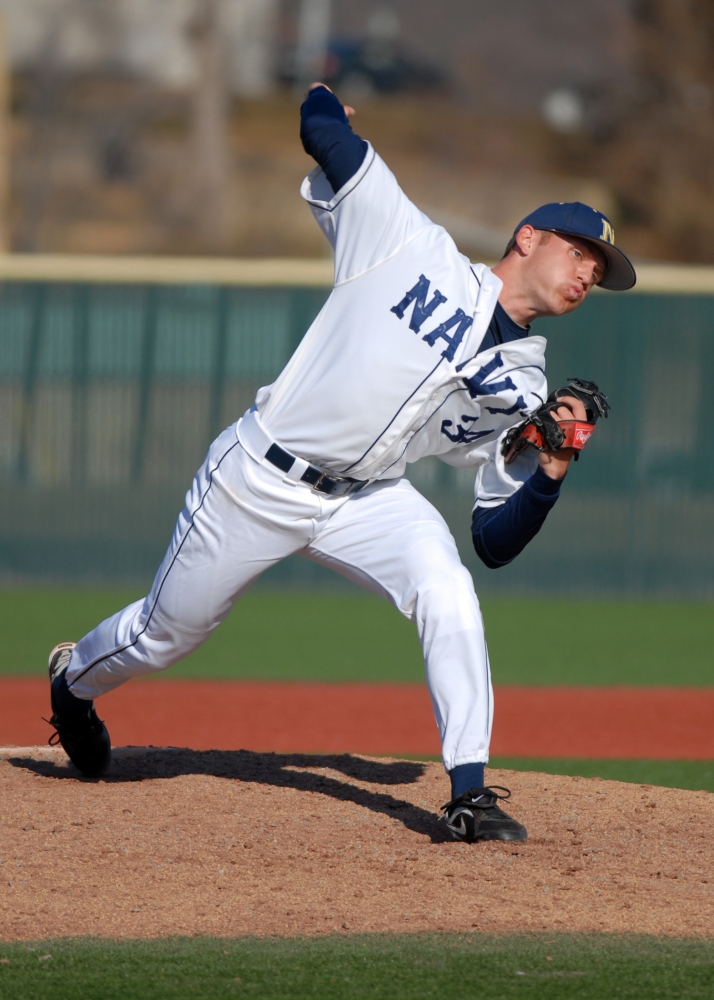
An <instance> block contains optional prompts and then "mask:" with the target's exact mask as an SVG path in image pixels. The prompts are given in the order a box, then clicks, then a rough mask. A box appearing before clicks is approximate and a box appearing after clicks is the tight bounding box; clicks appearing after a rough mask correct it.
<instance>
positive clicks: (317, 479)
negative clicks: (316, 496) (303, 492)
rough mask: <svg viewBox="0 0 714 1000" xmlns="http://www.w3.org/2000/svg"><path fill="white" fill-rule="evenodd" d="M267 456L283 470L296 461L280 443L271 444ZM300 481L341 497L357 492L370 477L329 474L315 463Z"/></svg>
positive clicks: (319, 490)
mask: <svg viewBox="0 0 714 1000" xmlns="http://www.w3.org/2000/svg"><path fill="white" fill-rule="evenodd" d="M265 457H266V458H267V460H268V461H269V462H270V463H271V464H272V465H275V466H277V468H278V469H280V470H281V471H282V472H290V470H291V469H292V467H293V465H294V464H295V461H296V459H295V456H294V455H291V454H290V452H289V451H285V449H284V448H281V447H280V445H279V444H271V446H270V447H269V448H268V450H267V451H266V453H265ZM300 482H301V483H309V485H310V486H312V488H313V489H314V490H317V492H318V493H328V494H329V495H330V496H333V497H341V496H344V495H345V494H346V493H357V491H358V490H361V489H363V488H364V487H365V486H366V485H367V484H368V483H369V479H350V477H349V476H345V477H340V476H328V475H327V473H326V472H321V471H320V470H319V469H318V468H316V467H315V466H314V465H308V467H307V468H306V469H305V471H304V472H303V474H302V475H301V476H300Z"/></svg>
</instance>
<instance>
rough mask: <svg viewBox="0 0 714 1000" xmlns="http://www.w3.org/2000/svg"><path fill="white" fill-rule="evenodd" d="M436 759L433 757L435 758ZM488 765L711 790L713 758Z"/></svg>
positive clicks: (517, 760) (497, 761)
mask: <svg viewBox="0 0 714 1000" xmlns="http://www.w3.org/2000/svg"><path fill="white" fill-rule="evenodd" d="M435 759H436V758H435ZM489 767H492V768H498V767H503V768H506V769H508V770H512V771H542V772H543V773H545V774H574V775H580V777H582V778H604V779H606V780H607V781H629V782H632V783H633V784H635V785H662V786H664V787H665V788H690V789H692V790H693V791H705V792H714V760H583V759H582V758H571V759H563V758H558V757H492V758H491V762H490V764H489Z"/></svg>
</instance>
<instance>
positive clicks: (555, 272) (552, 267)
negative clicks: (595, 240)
mask: <svg viewBox="0 0 714 1000" xmlns="http://www.w3.org/2000/svg"><path fill="white" fill-rule="evenodd" d="M534 235H535V237H536V240H534V245H533V248H532V250H531V252H530V254H529V255H528V259H527V270H528V271H529V275H528V277H529V282H528V283H529V284H530V285H531V288H532V291H533V292H534V293H535V294H536V296H537V298H538V299H539V300H540V302H539V307H540V308H539V310H538V311H539V313H540V315H542V316H562V315H564V314H565V313H569V312H572V311H573V309H577V307H578V306H579V305H580V304H581V302H584V301H585V299H586V297H587V296H588V294H589V293H590V291H591V290H592V288H593V287H594V286H595V285H596V284H597V283H598V281H600V280H601V279H602V277H603V275H604V274H605V267H606V261H605V255H604V254H603V253H602V252H601V251H600V250H598V248H597V247H596V246H594V245H593V244H592V243H588V242H587V240H581V239H578V238H577V237H576V236H560V235H559V234H558V233H547V234H546V233H543V232H538V233H536V234H534ZM544 237H545V238H544Z"/></svg>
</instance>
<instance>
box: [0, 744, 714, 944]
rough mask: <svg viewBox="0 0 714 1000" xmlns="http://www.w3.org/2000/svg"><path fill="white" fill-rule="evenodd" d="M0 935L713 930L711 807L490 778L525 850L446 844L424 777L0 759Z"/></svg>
mask: <svg viewBox="0 0 714 1000" xmlns="http://www.w3.org/2000/svg"><path fill="white" fill-rule="evenodd" d="M0 757H1V758H2V759H0V790H1V792H0V794H2V801H3V816H2V825H1V827H0V830H1V839H0V865H1V867H0V872H2V875H1V876H0V878H1V882H0V937H2V938H4V939H21V940H26V939H31V938H43V937H57V936H64V935H86V934H94V935H100V936H107V937H153V936H164V935H170V934H216V935H226V936H233V935H244V934H280V935H291V934H319V933H324V932H334V931H344V932H352V931H417V930H425V931H426V930H437V929H443V930H470V929H472V928H479V929H482V930H487V931H496V932H506V931H512V930H528V929H530V930H543V929H547V930H570V931H575V930H582V931H613V932H617V931H640V932H645V933H650V934H670V935H682V936H690V935H701V936H712V935H713V929H714V877H713V876H712V875H711V873H712V871H714V866H713V864H712V862H713V861H714V845H713V844H712V837H711V831H712V829H713V828H714V795H711V794H709V793H707V792H690V791H680V790H677V789H669V788H654V787H652V786H649V785H631V784H623V783H620V782H614V781H601V780H598V779H586V778H571V777H554V776H552V775H544V774H536V773H521V772H515V771H499V770H489V771H488V772H487V776H488V780H489V781H490V782H491V783H493V784H504V785H506V786H508V787H510V788H511V789H512V790H513V800H512V807H511V811H512V812H513V814H514V815H515V816H517V817H518V818H519V819H521V820H522V821H523V822H525V824H526V825H527V827H528V830H529V833H530V840H529V841H528V843H527V844H524V845H521V844H518V845H507V844H497V845H496V844H484V845H466V844H459V843H455V842H453V841H451V840H448V839H447V838H446V837H445V835H444V831H443V829H442V827H441V825H440V824H438V823H437V822H436V817H435V813H436V811H437V809H438V807H439V805H440V804H441V803H442V802H444V800H445V799H446V797H447V793H448V782H447V779H446V777H445V775H444V772H443V769H442V768H441V766H440V765H438V764H424V763H419V762H415V761H403V760H386V759H374V758H366V757H357V756H351V755H341V756H332V757H318V756H311V755H307V754H283V755H280V754H264V753H252V752H248V751H225V750H222V751H217V750H214V751H194V750H180V749H154V748H125V749H118V750H116V751H115V761H114V763H113V764H112V768H111V771H110V773H109V775H108V777H107V779H105V780H102V781H84V780H80V779H79V778H78V777H77V772H76V771H74V769H73V768H72V767H71V765H69V764H68V762H67V758H66V757H65V756H64V754H63V753H62V752H61V751H51V750H34V749H27V750H23V749H19V750H17V749H16V750H12V751H4V752H3V753H2V754H0Z"/></svg>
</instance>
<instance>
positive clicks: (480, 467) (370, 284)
mask: <svg viewBox="0 0 714 1000" xmlns="http://www.w3.org/2000/svg"><path fill="white" fill-rule="evenodd" d="M302 195H303V197H304V198H305V200H306V201H307V202H308V203H309V204H310V205H311V207H312V210H313V213H314V214H315V217H316V219H317V221H318V223H319V224H320V226H321V227H322V229H323V231H324V232H325V234H326V236H327V238H328V239H329V240H330V242H331V244H332V245H333V247H334V250H335V285H334V288H333V291H332V293H331V295H330V297H329V298H328V300H327V302H326V303H325V306H324V307H323V309H322V310H321V312H320V314H319V315H318V317H317V318H316V319H315V321H314V323H313V324H312V326H311V327H310V329H309V330H308V332H307V334H306V335H305V337H304V339H303V341H302V343H301V344H300V346H299V347H298V349H297V350H296V352H295V354H294V355H293V357H292V358H291V359H290V361H289V362H288V364H287V366H286V368H285V369H284V370H283V372H282V373H281V375H280V376H279V377H278V378H277V379H276V381H275V382H274V383H273V384H272V385H270V386H267V387H265V388H263V389H261V390H259V392H258V394H257V397H256V403H255V406H254V407H252V408H251V410H249V411H248V412H247V413H246V414H245V415H244V416H243V417H242V418H241V419H240V420H239V421H238V422H237V423H236V424H234V425H232V426H230V427H229V428H227V429H226V430H225V431H224V432H223V433H222V434H221V435H220V436H219V437H218V438H217V440H216V441H214V443H213V444H212V445H211V447H210V449H209V451H208V455H207V457H206V460H205V462H204V464H203V465H202V466H201V468H200V469H199V471H198V473H197V475H196V478H195V479H194V482H193V485H192V487H191V489H190V490H189V492H188V494H187V497H186V506H185V508H184V510H183V511H182V512H181V514H180V516H179V519H178V522H177V525H176V529H175V531H174V536H173V539H172V541H171V545H170V546H169V549H168V552H167V553H166V556H165V558H164V561H163V563H162V565H161V567H160V569H159V571H158V574H157V576H156V579H155V581H154V584H153V587H152V590H151V593H150V594H149V595H148V597H146V598H145V599H144V600H141V601H137V602H136V603H135V604H132V605H130V606H129V607H128V608H125V609H124V610H123V611H120V612H119V613H117V614H116V615H113V616H112V617H111V618H109V619H107V620H106V621H104V622H102V623H101V624H100V625H99V626H98V627H97V628H95V629H94V630H93V631H92V632H90V633H89V634H88V635H87V636H85V637H84V638H83V639H82V640H81V641H80V642H79V643H78V644H77V646H76V648H75V649H74V651H73V653H72V659H71V662H70V665H69V667H68V670H67V681H68V684H69V686H70V689H71V691H72V693H73V694H75V695H77V696H78V697H80V698H87V699H89V698H96V697H97V696H99V695H101V694H104V693H105V692H106V691H109V690H111V689H112V688H114V687H117V686H118V685H119V684H122V683H123V682H124V681H126V680H128V679H129V678H130V677H134V676H137V675H139V674H147V673H151V672H153V671H155V670H163V669H165V668H166V667H169V666H171V665H172V664H173V663H176V662H177V661H178V660H180V659H181V658H182V657H184V656H186V655H187V654H188V653H190V652H191V651H192V650H194V649H196V647H197V646H199V645H200V644H201V643H202V642H203V641H204V640H205V639H207V638H208V636H209V635H210V634H211V632H212V631H213V629H214V628H216V626H217V625H218V624H219V623H220V622H221V621H222V620H223V618H225V616H226V615H227V614H228V612H229V610H230V608H231V607H232V605H233V603H234V602H235V601H236V599H237V598H238V597H239V596H240V595H241V594H242V593H243V591H244V590H245V589H246V588H247V587H248V586H249V584H250V583H251V582H252V581H253V580H254V579H255V578H256V577H257V576H259V575H260V574H261V573H262V572H263V571H264V570H266V569H267V568H268V567H270V566H272V565H274V564H275V563H276V562H278V561H280V560H281V559H284V558H285V557H286V556H288V555H291V554H292V553H296V552H299V553H301V554H303V555H305V556H307V557H308V558H310V559H313V560H315V561H316V562H319V563H321V564H322V565H325V566H329V567H331V568H332V569H334V570H336V571H337V572H338V573H341V574H343V575H344V576H346V577H347V578H349V579H350V580H353V581H355V582H357V583H359V584H361V585H363V586H365V587H367V588H368V589H370V590H372V591H374V592H375V593H378V594H380V595H382V596H383V597H385V598H387V599H388V600H390V601H391V602H392V603H393V604H394V605H396V607H397V608H398V609H399V610H400V611H401V612H402V614H404V615H405V616H407V617H408V618H410V619H411V620H412V621H414V622H415V624H416V626H417V629H418V632H419V637H420V640H421V642H422V647H423V650H424V659H425V664H426V677H427V683H428V686H429V691H430V694H431V698H432V703H433V706H434V712H435V716H436V722H437V725H438V728H439V732H440V734H441V739H442V746H443V759H444V764H445V767H446V769H447V770H451V769H452V768H453V767H455V766H456V765H457V764H464V763H469V762H485V761H487V760H488V746H489V739H490V732H491V720H492V713H493V698H492V692H491V682H490V672H489V664H488V653H487V650H486V642H485V637H484V629H483V621H482V618H481V613H480V609H479V605H478V600H477V598H476V595H475V593H474V589H473V582H472V580H471V577H470V575H469V573H468V572H467V570H466V569H465V568H464V566H463V565H462V564H461V561H460V559H459V555H458V552H457V549H456V545H455V543H454V540H453V538H452V536H451V534H450V532H449V529H448V527H447V525H446V523H445V521H444V519H443V518H442V517H441V515H440V514H439V512H438V511H437V510H436V509H435V508H434V507H433V506H432V505H431V504H430V503H429V502H428V501H427V500H426V499H425V498H424V497H423V496H421V494H419V493H418V492H417V491H416V490H415V489H414V488H413V487H412V486H411V484H410V483H409V481H408V479H406V478H404V473H405V469H406V466H407V464H408V463H409V462H414V461H417V460H418V459H419V458H422V457H423V456H426V455H438V456H439V457H440V458H441V459H442V460H443V461H445V462H447V463H449V464H451V465H458V466H470V467H473V468H474V470H475V472H476V501H477V503H478V504H479V505H481V506H491V505H496V504H499V503H503V502H504V501H505V500H506V499H507V498H508V497H509V496H510V495H512V494H513V493H514V492H515V491H516V490H517V489H518V488H519V487H520V486H521V485H522V484H523V482H524V481H525V480H526V479H527V478H528V477H529V476H530V475H531V474H532V473H533V472H534V471H535V468H536V465H537V458H536V457H535V456H534V455H533V454H532V453H526V454H524V455H522V456H520V457H519V458H518V459H516V461H515V462H514V463H513V464H512V465H510V466H508V468H506V467H505V466H504V464H503V460H502V457H501V455H500V449H499V440H500V439H501V438H502V436H503V434H504V433H505V431H506V430H507V429H508V428H509V427H511V426H512V425H513V424H515V423H517V422H519V421H520V420H521V419H522V418H523V416H525V414H526V413H528V412H530V411H532V410H534V409H536V408H537V407H538V406H539V405H540V404H541V402H542V401H543V400H544V399H545V397H546V395H547V389H546V381H545V375H544V366H545V358H544V352H545V340H544V339H543V338H542V337H537V336H527V337H525V338H523V339H522V340H518V341H513V342H509V343H507V344H505V345H502V346H500V347H498V348H491V349H489V350H486V351H484V352H483V353H481V354H479V353H478V348H479V345H480V343H481V340H482V339H483V336H484V333H485V331H486V329H487V327H488V324H489V322H490V319H491V316H492V313H493V310H494V308H495V305H496V301H497V298H498V294H499V291H500V288H501V282H500V280H499V279H498V278H497V277H496V276H495V275H494V274H493V273H492V272H491V271H490V270H489V269H488V268H487V267H485V266H484V265H482V264H479V265H471V264H470V262H469V261H468V260H467V259H466V258H465V257H464V256H463V255H461V254H460V253H459V252H458V250H457V249H456V246H455V245H454V243H453V240H452V239H451V238H450V236H449V235H448V233H446V231H445V230H444V229H442V228H441V227H440V226H436V225H434V224H433V223H431V222H430V220H429V219H428V218H427V217H426V216H425V215H423V214H422V213H421V212H420V211H419V210H418V209H417V208H416V207H415V206H414V205H413V204H412V203H411V202H410V201H409V199H408V198H407V197H406V196H405V195H404V193H403V192H402V191H401V189H400V188H399V186H398V184H397V182H396V179H395V178H394V176H393V174H392V173H391V172H390V171H389V170H388V168H387V167H386V165H385V164H384V163H383V162H382V160H381V159H380V158H379V156H377V155H376V154H375V152H374V150H373V149H372V148H371V147H370V148H369V149H368V152H367V155H366V156H365V159H364V162H363V164H362V166H361V168H360V169H359V170H358V172H357V173H356V174H355V175H354V176H353V177H352V179H351V180H350V181H349V182H348V183H347V184H346V185H345V186H344V187H343V188H342V189H341V190H340V191H339V192H338V193H337V194H336V195H335V194H334V192H333V191H332V189H331V187H330V185H329V183H328V182H327V180H326V178H325V176H324V174H323V172H322V170H321V169H319V168H317V169H316V170H314V171H313V172H312V173H311V174H310V175H309V176H308V177H307V178H306V180H305V181H304V182H303V186H302ZM275 443H277V444H278V445H279V446H280V447H281V448H283V449H284V450H285V451H287V452H289V453H290V454H291V455H293V456H296V462H295V463H294V464H293V466H292V468H291V469H290V471H289V472H287V473H286V472H283V471H281V470H280V469H279V468H276V466H275V465H273V464H271V462H269V461H268V460H267V459H266V458H265V455H266V452H267V451H268V449H269V448H270V447H271V445H273V444H275ZM308 463H312V464H313V465H315V466H317V467H319V468H320V469H322V470H324V471H327V472H329V473H331V474H336V475H340V476H346V477H351V478H353V479H356V480H368V481H369V485H367V486H366V487H365V488H363V489H361V490H360V491H359V492H355V493H352V494H349V495H346V496H330V495H326V494H323V493H320V492H317V491H316V490H314V489H312V488H311V487H310V486H309V485H307V484H306V483H304V482H301V481H300V476H301V475H302V473H303V472H304V471H305V469H306V468H307V466H308ZM236 656H240V650H236ZM334 656H335V657H338V656H339V649H335V650H334ZM395 749H397V748H395Z"/></svg>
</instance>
